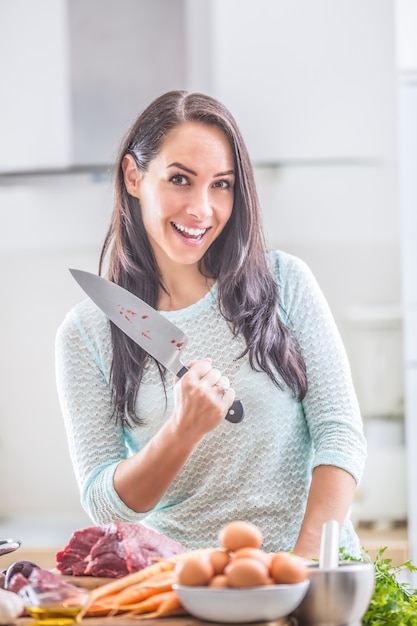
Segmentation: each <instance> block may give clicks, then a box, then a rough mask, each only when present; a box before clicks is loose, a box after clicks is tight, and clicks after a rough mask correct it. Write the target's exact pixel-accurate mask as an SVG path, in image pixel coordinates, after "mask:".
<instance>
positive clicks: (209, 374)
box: [171, 359, 236, 439]
mask: <svg viewBox="0 0 417 626" xmlns="http://www.w3.org/2000/svg"><path fill="white" fill-rule="evenodd" d="M188 367H189V371H188V372H187V373H186V374H184V376H183V377H182V378H180V379H178V380H176V382H175V386H174V400H175V408H174V413H173V415H172V418H171V419H172V420H173V421H174V422H175V425H176V428H177V429H178V431H181V432H182V433H183V434H184V435H185V436H190V435H191V436H193V437H196V438H198V439H200V438H201V437H202V436H204V435H205V434H206V433H208V432H209V431H211V430H213V429H214V428H216V427H217V426H218V425H219V424H221V423H222V421H223V420H224V419H225V416H226V414H227V411H228V410H229V408H230V407H231V406H232V404H233V401H234V399H235V397H236V394H235V392H234V390H233V389H232V388H231V387H230V383H229V379H228V378H227V377H226V376H222V374H221V372H220V370H218V369H217V368H216V367H213V366H212V362H211V359H202V360H200V361H192V362H190V363H189V364H188Z"/></svg>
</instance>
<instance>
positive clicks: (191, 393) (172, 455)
mask: <svg viewBox="0 0 417 626" xmlns="http://www.w3.org/2000/svg"><path fill="white" fill-rule="evenodd" d="M189 368H190V369H189V371H188V372H187V373H186V374H185V375H184V376H183V377H182V378H181V379H180V380H177V381H176V383H175V385H174V398H175V408H174V412H173V414H172V415H171V417H170V418H169V419H168V420H167V421H166V422H165V424H163V426H162V427H161V428H160V429H159V431H158V432H157V433H156V434H155V435H154V436H153V437H152V439H151V440H150V441H149V442H148V443H147V444H146V446H144V448H143V449H142V450H140V451H139V452H137V453H136V454H135V455H133V456H132V457H130V458H128V459H125V460H123V461H121V462H120V463H119V464H118V466H117V468H116V471H115V473H114V487H115V490H116V492H117V493H118V495H119V497H120V499H121V500H123V502H124V503H125V504H126V505H127V506H128V507H129V508H130V509H132V510H133V511H136V512H138V513H145V512H147V511H149V510H151V509H152V508H153V507H154V506H155V505H156V504H157V503H158V502H159V500H160V499H161V497H162V496H163V495H164V493H165V491H166V490H167V489H168V487H169V486H170V484H171V483H172V481H173V480H174V479H175V478H176V476H177V475H178V473H179V472H180V471H181V469H182V468H183V466H184V465H185V463H186V462H187V459H188V458H189V457H190V455H191V454H192V452H193V451H194V448H195V447H196V445H197V444H198V443H199V442H200V441H201V440H202V439H203V437H204V435H206V434H207V433H208V432H209V431H211V430H213V429H214V428H216V427H217V426H218V425H219V424H220V423H221V422H223V420H224V416H225V415H226V413H227V410H228V408H230V406H231V404H232V402H233V400H234V398H235V392H234V391H233V390H232V389H230V388H229V391H228V392H227V394H224V393H223V394H222V392H221V389H220V388H219V387H218V386H217V383H218V382H219V381H220V378H221V374H220V371H219V370H217V369H216V368H213V367H212V365H211V361H210V359H203V360H201V361H194V362H192V363H190V364H189ZM222 380H223V381H226V382H227V379H226V378H224V377H223V378H222Z"/></svg>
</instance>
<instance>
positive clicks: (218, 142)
mask: <svg viewBox="0 0 417 626" xmlns="http://www.w3.org/2000/svg"><path fill="white" fill-rule="evenodd" d="M123 168H124V174H125V182H126V187H127V190H128V192H129V193H130V194H131V195H133V196H135V197H137V198H138V199H139V201H140V206H141V210H142V219H143V222H144V225H145V228H146V231H147V233H148V237H149V240H150V242H151V245H152V248H153V250H154V253H155V256H156V259H157V261H158V264H159V265H160V268H161V269H164V268H166V267H167V263H169V262H171V263H175V264H180V265H192V264H196V263H198V261H199V260H200V259H201V258H202V257H203V255H204V253H205V252H206V250H207V249H208V247H209V246H210V245H211V244H212V243H213V241H214V240H215V239H216V238H217V237H218V236H219V234H220V233H221V232H222V230H223V228H224V227H225V225H226V223H227V221H228V219H229V217H230V215H231V213H232V209H233V197H234V183H235V163H234V156H233V152H232V149H231V147H230V145H229V142H228V139H227V137H226V135H225V134H224V132H223V131H222V130H221V129H219V128H218V127H217V126H208V125H206V124H203V123H200V122H185V123H184V124H181V125H180V126H177V127H176V128H174V129H173V130H172V131H170V132H169V133H168V135H167V136H166V139H165V141H164V142H163V144H162V147H161V150H160V151H159V154H158V155H157V156H156V157H155V158H154V159H153V161H151V163H150V165H149V168H148V170H147V171H146V172H139V171H138V169H137V168H136V164H135V163H134V160H133V157H132V156H131V155H126V156H125V159H124V162H123Z"/></svg>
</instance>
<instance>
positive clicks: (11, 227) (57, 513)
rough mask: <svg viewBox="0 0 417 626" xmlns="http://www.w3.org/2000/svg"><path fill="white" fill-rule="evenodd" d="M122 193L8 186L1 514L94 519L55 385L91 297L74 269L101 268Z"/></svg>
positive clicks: (63, 183) (83, 186)
mask: <svg viewBox="0 0 417 626" xmlns="http://www.w3.org/2000/svg"><path fill="white" fill-rule="evenodd" d="M112 199H113V195H112V189H111V187H110V184H109V181H106V180H103V181H101V182H100V180H98V181H96V182H94V180H92V179H91V178H90V177H88V176H68V177H54V178H50V179H46V180H43V181H39V180H35V182H27V183H26V184H24V185H21V184H12V185H8V186H6V187H1V186H0V221H1V224H2V228H1V229H0V277H1V285H2V297H1V301H2V306H1V308H0V311H1V313H0V336H1V354H0V380H1V394H0V420H1V428H0V476H1V477H2V479H1V481H0V520H1V518H2V517H3V518H6V519H7V518H9V517H13V518H18V519H19V518H20V519H22V518H25V519H28V518H29V519H31V518H32V517H37V516H41V517H44V518H45V520H49V519H53V518H60V517H63V518H75V520H81V519H84V514H83V513H82V512H81V508H80V506H79V496H78V489H77V487H76V484H75V479H74V476H73V472H72V467H71V465H70V460H69V455H68V451H67V445H66V439H65V433H64V427H63V421H62V418H61V413H60V408H59V404H58V398H57V393H56V389H55V372H54V340H55V333H56V330H57V328H58V325H59V324H60V323H61V321H62V319H63V317H64V315H65V314H66V312H67V311H68V310H69V308H70V307H71V306H72V305H73V304H74V303H75V302H77V301H79V300H81V299H83V297H84V296H83V293H82V292H81V290H80V289H79V287H78V286H77V285H76V284H75V282H74V280H73V279H72V277H71V275H70V273H69V272H68V268H69V267H79V268H83V269H88V270H90V271H94V272H96V271H97V265H98V254H99V250H100V245H101V242H102V240H103V236H104V233H105V229H106V226H107V223H108V219H109V213H110V209H111V206H112ZM6 477H7V478H6ZM74 523H75V524H77V523H80V522H79V521H77V522H74Z"/></svg>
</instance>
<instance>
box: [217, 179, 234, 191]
mask: <svg viewBox="0 0 417 626" xmlns="http://www.w3.org/2000/svg"><path fill="white" fill-rule="evenodd" d="M213 187H215V188H216V189H231V188H232V184H231V183H230V181H228V180H217V181H216V182H215V183H214V185H213Z"/></svg>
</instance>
